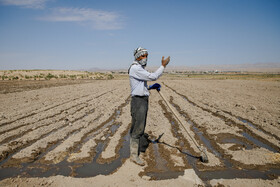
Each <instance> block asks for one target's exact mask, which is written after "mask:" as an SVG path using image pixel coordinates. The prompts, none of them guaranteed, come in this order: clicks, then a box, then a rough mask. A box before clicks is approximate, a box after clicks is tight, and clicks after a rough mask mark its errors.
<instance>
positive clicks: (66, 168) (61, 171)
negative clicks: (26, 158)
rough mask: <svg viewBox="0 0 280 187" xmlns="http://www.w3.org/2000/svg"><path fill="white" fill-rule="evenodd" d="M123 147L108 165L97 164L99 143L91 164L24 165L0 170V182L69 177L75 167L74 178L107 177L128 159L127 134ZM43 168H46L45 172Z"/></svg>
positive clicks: (100, 146) (99, 152) (100, 148)
mask: <svg viewBox="0 0 280 187" xmlns="http://www.w3.org/2000/svg"><path fill="white" fill-rule="evenodd" d="M123 139H124V141H123V145H122V146H121V149H120V151H119V154H120V157H119V158H118V159H116V160H114V161H113V162H111V163H109V164H98V163H97V162H96V160H97V158H98V157H99V155H100V154H101V152H102V151H103V148H104V147H105V144H104V143H102V142H100V143H99V144H98V145H97V148H96V152H97V153H96V155H95V157H94V159H93V161H92V162H91V163H84V164H78V163H69V162H67V161H63V162H60V163H59V164H50V165H43V164H38V163H24V164H21V168H0V180H2V179H5V178H8V177H16V176H26V177H30V176H32V177H49V176H53V175H64V176H70V174H71V172H72V169H71V168H73V167H77V168H76V169H75V170H74V172H75V173H76V174H77V176H76V177H94V176H96V175H99V174H101V175H108V174H110V173H112V172H113V171H115V170H116V169H117V168H119V167H120V166H121V165H122V159H125V158H128V157H129V133H127V134H126V135H125V137H123ZM44 167H47V169H46V170H45V169H44Z"/></svg>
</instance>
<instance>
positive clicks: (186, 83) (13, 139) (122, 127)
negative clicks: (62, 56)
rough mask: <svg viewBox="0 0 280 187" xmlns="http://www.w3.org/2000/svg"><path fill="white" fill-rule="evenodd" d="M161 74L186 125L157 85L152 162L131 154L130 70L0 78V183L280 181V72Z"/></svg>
mask: <svg viewBox="0 0 280 187" xmlns="http://www.w3.org/2000/svg"><path fill="white" fill-rule="evenodd" d="M158 83H160V84H161V85H162V89H161V93H162V95H163V96H164V97H165V98H166V100H167V102H168V103H169V105H170V106H171V107H172V108H173V111H174V112H175V113H176V115H177V116H178V117H179V121H181V122H182V124H183V125H184V128H183V127H182V124H180V122H179V121H178V119H176V118H175V115H174V114H173V113H172V111H171V110H170V109H169V108H168V105H167V104H166V103H165V102H164V100H163V99H162V97H161V96H160V95H159V93H157V91H155V90H151V95H150V98H149V113H148V119H147V126H146V132H147V134H149V138H150V140H151V143H150V145H149V147H148V149H147V150H146V152H145V153H141V157H142V158H143V160H144V161H145V162H146V165H145V166H144V167H140V166H137V165H135V164H133V163H131V162H130V160H129V159H128V158H129V128H130V123H131V117H130V87H129V81H128V80H98V81H97V80H92V81H84V82H83V81H80V82H78V83H75V84H74V83H70V82H67V83H65V84H62V83H61V84H59V85H56V84H54V83H53V84H50V83H49V82H46V81H45V82H42V84H48V85H51V86H44V85H39V86H38V83H36V87H34V88H33V89H32V88H30V87H21V89H20V90H17V91H14V89H11V90H9V89H8V90H5V92H3V89H4V87H2V88H1V87H0V89H2V90H1V94H0V95H1V97H0V103H1V105H0V161H1V162H0V180H1V181H0V186H15V185H19V186H32V185H33V186H38V185H41V186H92V185H93V184H94V185H97V186H135V185H138V186H147V185H148V186H161V185H164V186H174V185H175V186H186V185H189V186H242V185H246V186H279V185H280V178H279V176H280V154H279V151H280V128H279V125H280V94H279V93H280V83H279V82H276V81H275V82H273V81H254V80H198V79H184V80H168V79H164V78H162V79H160V80H159V81H158ZM5 89H7V85H5ZM201 147H203V148H204V149H205V151H206V153H207V157H208V160H209V162H208V163H204V162H201V157H200V155H201V152H200V149H199V148H201Z"/></svg>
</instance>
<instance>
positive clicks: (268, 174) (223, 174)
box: [171, 96, 280, 181]
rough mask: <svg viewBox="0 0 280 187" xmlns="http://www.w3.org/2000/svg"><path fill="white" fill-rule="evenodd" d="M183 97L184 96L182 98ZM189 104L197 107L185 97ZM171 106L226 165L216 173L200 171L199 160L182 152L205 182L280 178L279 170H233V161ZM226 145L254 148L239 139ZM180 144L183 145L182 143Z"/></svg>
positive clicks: (226, 140)
mask: <svg viewBox="0 0 280 187" xmlns="http://www.w3.org/2000/svg"><path fill="white" fill-rule="evenodd" d="M182 97H183V96H182ZM183 98H184V99H185V100H186V101H187V102H189V103H190V104H192V105H193V106H196V105H195V104H194V103H192V102H190V101H189V100H188V99H187V98H185V97H183ZM171 105H172V106H173V107H174V108H176V110H177V112H178V113H180V115H183V116H184V117H185V119H186V121H187V125H190V127H191V129H192V130H193V132H194V133H195V134H196V135H197V136H198V137H199V139H200V140H201V142H203V144H204V146H205V147H206V148H207V150H208V151H210V152H212V153H213V154H214V155H215V156H217V157H218V158H219V159H220V160H221V161H222V162H223V163H224V165H225V169H222V170H220V169H218V170H216V171H200V170H199V169H198V167H197V163H198V162H199V161H198V159H197V158H195V157H194V156H192V155H191V154H188V151H187V150H183V151H182V152H183V153H184V152H185V153H187V154H186V158H187V160H188V163H189V164H190V165H191V166H192V167H193V169H194V170H195V172H196V173H197V175H198V176H199V177H200V178H201V179H202V180H203V181H209V180H211V179H220V178H224V179H233V178H261V179H274V178H275V177H276V176H280V169H277V168H270V169H267V170H258V169H241V168H239V169H235V168H233V164H232V163H231V161H230V160H229V159H228V158H226V157H224V156H222V154H221V153H220V152H219V151H218V150H216V149H215V148H214V146H212V144H211V142H210V141H209V140H208V138H207V137H206V136H205V135H204V134H203V132H201V131H200V130H199V129H198V128H197V127H196V125H195V124H194V123H193V122H192V121H191V120H190V119H189V117H188V116H187V115H186V114H185V113H184V112H182V111H181V109H180V108H179V106H177V105H176V104H174V103H173V102H172V100H171ZM240 120H241V119H240ZM242 122H244V123H247V124H248V125H250V126H253V127H254V128H256V129H258V128H257V127H255V126H254V125H253V124H252V123H249V122H247V121H245V120H242ZM171 124H174V122H171ZM241 134H242V135H243V137H245V138H246V139H247V140H248V141H249V142H252V143H253V144H254V145H256V146H258V147H263V148H265V149H268V150H270V151H272V152H274V153H277V152H278V151H277V150H276V149H274V148H272V147H271V146H269V145H267V144H266V143H264V142H262V141H260V140H257V139H256V138H254V137H252V136H251V135H249V134H248V133H246V132H242V133H241ZM223 141H224V143H236V144H241V145H244V146H245V147H246V149H252V148H253V146H252V145H249V144H247V143H244V142H242V141H240V140H238V139H235V138H233V137H231V138H229V139H224V140H223ZM180 144H183V142H181V143H180Z"/></svg>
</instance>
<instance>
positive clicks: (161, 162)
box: [152, 143, 168, 172]
mask: <svg viewBox="0 0 280 187" xmlns="http://www.w3.org/2000/svg"><path fill="white" fill-rule="evenodd" d="M152 145H153V149H154V154H155V155H154V156H155V162H156V168H157V169H158V170H159V171H161V172H167V171H168V168H167V166H166V165H167V161H166V160H165V159H164V158H162V157H161V155H160V153H159V151H158V144H157V143H153V144H152Z"/></svg>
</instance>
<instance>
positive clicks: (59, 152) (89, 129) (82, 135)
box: [44, 94, 124, 162]
mask: <svg viewBox="0 0 280 187" xmlns="http://www.w3.org/2000/svg"><path fill="white" fill-rule="evenodd" d="M114 97H115V96H114V94H113V95H112V98H114ZM123 101H124V96H122V97H115V104H116V105H119V106H118V107H117V108H115V107H114V106H106V105H101V106H99V107H98V109H99V111H103V110H107V111H108V112H109V111H115V112H113V113H112V115H111V116H110V117H109V118H107V115H103V116H101V117H100V118H99V119H98V120H97V121H94V122H89V124H88V126H86V127H85V128H83V129H82V130H81V131H80V132H78V133H76V134H73V135H71V136H70V137H69V138H68V139H66V140H65V141H64V142H63V143H61V145H59V146H58V147H56V148H55V149H54V150H52V151H51V152H49V153H48V154H46V156H45V157H44V159H45V160H46V161H51V160H53V159H54V158H55V157H59V158H60V159H59V160H56V161H57V162H59V161H62V160H63V159H64V157H65V156H66V155H68V154H69V152H71V150H74V149H75V147H76V146H77V144H79V143H82V142H83V140H84V139H86V137H87V136H88V135H89V134H92V133H94V132H95V134H99V133H101V132H102V131H104V130H106V129H108V128H109V126H111V125H113V123H114V121H115V119H116V118H117V117H118V112H117V110H121V109H122V107H123V105H124V104H121V102H123ZM97 124H101V125H97Z"/></svg>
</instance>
